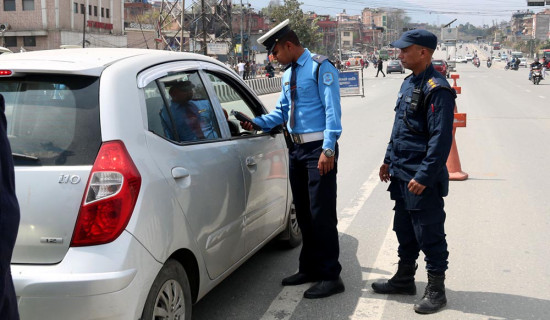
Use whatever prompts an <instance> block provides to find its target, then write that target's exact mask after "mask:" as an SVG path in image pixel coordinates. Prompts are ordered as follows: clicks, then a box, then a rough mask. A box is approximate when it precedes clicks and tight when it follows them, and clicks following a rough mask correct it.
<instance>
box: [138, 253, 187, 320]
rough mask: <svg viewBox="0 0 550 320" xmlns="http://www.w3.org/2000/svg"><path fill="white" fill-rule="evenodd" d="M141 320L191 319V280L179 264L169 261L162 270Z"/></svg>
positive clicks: (156, 279) (152, 288) (150, 292)
mask: <svg viewBox="0 0 550 320" xmlns="http://www.w3.org/2000/svg"><path fill="white" fill-rule="evenodd" d="M141 319H142V320H155V319H170V320H176V319H178V320H185V319H191V289H190V286H189V279H188V278H187V273H186V272H185V269H184V268H183V266H182V265H181V264H180V263H179V262H177V261H175V260H168V261H166V263H165V264H164V266H163V267H162V269H160V272H159V274H158V275H157V277H156V278H155V281H154V282H153V285H152V286H151V290H150V291H149V295H148V296H147V300H146V301H145V307H144V308H143V314H142V316H141Z"/></svg>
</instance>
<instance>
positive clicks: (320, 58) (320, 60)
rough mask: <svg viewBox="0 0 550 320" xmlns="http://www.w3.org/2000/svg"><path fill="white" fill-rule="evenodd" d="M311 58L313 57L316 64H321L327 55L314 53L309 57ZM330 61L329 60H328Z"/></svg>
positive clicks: (326, 58)
mask: <svg viewBox="0 0 550 320" xmlns="http://www.w3.org/2000/svg"><path fill="white" fill-rule="evenodd" d="M311 59H313V60H314V61H315V62H317V63H318V64H321V63H323V61H325V60H328V57H327V56H323V55H320V54H316V55H314V56H313V57H311ZM329 61H330V60H329Z"/></svg>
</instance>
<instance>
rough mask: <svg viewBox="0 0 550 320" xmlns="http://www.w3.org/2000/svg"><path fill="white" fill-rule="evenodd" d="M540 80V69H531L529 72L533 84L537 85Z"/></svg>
mask: <svg viewBox="0 0 550 320" xmlns="http://www.w3.org/2000/svg"><path fill="white" fill-rule="evenodd" d="M540 80H542V68H540V67H539V68H533V70H532V71H531V81H533V84H539V82H540Z"/></svg>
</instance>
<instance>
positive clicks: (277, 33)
mask: <svg viewBox="0 0 550 320" xmlns="http://www.w3.org/2000/svg"><path fill="white" fill-rule="evenodd" d="M288 23H289V20H288V19H286V20H285V21H283V22H281V23H279V24H278V25H277V26H275V28H273V29H271V30H269V32H268V33H266V34H264V35H263V36H261V37H260V38H259V39H258V43H259V44H261V45H264V46H265V48H266V49H267V51H271V50H273V47H275V45H276V44H277V41H279V39H281V38H282V37H283V36H284V35H286V34H287V33H289V32H290V27H289V26H288Z"/></svg>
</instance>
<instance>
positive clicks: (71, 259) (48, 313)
mask: <svg viewBox="0 0 550 320" xmlns="http://www.w3.org/2000/svg"><path fill="white" fill-rule="evenodd" d="M160 268H161V265H160V264H159V263H158V262H156V261H155V260H154V259H153V258H152V257H151V256H150V254H149V253H148V252H147V251H146V250H145V249H144V248H143V247H142V246H141V245H140V244H139V243H138V242H137V241H136V240H135V239H134V238H133V237H132V236H131V235H130V234H128V233H127V232H123V233H122V235H121V236H120V237H119V238H118V239H117V240H116V241H114V242H112V243H110V244H106V245H101V246H92V247H81V248H71V249H69V251H68V252H67V255H66V257H65V259H63V261H62V262H61V263H59V264H56V265H12V266H11V272H12V277H13V281H14V285H15V291H16V294H17V298H18V304H19V312H20V314H21V318H22V319H137V318H138V317H139V315H140V314H141V310H142V309H143V304H144V303H145V298H146V297H147V294H148V291H149V288H150V286H151V283H152V282H153V280H154V277H155V276H156V274H157V272H158V270H160Z"/></svg>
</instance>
